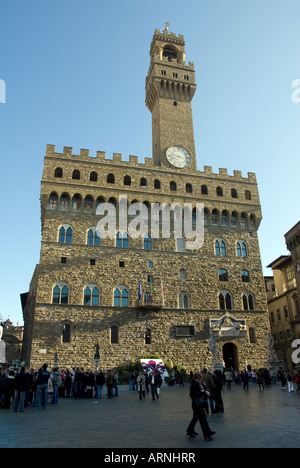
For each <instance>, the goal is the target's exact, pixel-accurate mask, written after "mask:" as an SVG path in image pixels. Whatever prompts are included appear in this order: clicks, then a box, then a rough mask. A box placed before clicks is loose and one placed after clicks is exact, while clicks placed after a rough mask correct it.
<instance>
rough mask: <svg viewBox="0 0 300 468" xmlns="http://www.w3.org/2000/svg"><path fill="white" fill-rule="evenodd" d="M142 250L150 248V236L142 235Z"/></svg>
mask: <svg viewBox="0 0 300 468" xmlns="http://www.w3.org/2000/svg"><path fill="white" fill-rule="evenodd" d="M144 250H152V239H151V237H150V236H147V237H144Z"/></svg>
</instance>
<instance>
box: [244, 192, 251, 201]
mask: <svg viewBox="0 0 300 468" xmlns="http://www.w3.org/2000/svg"><path fill="white" fill-rule="evenodd" d="M245 199H246V200H251V199H252V196H251V192H250V191H249V190H246V191H245Z"/></svg>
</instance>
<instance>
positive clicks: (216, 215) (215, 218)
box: [211, 209, 219, 226]
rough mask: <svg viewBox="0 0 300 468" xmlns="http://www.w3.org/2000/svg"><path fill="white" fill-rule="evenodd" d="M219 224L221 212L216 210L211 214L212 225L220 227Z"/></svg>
mask: <svg viewBox="0 0 300 468" xmlns="http://www.w3.org/2000/svg"><path fill="white" fill-rule="evenodd" d="M218 224H219V211H218V210H216V209H214V210H212V213H211V225H212V226H218Z"/></svg>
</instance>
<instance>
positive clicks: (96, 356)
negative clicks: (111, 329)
mask: <svg viewBox="0 0 300 468" xmlns="http://www.w3.org/2000/svg"><path fill="white" fill-rule="evenodd" d="M99 351H100V347H99V343H97V344H96V352H95V356H94V361H95V371H96V370H98V366H99V362H100V353H99Z"/></svg>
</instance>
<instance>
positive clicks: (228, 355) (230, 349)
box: [223, 343, 239, 370]
mask: <svg viewBox="0 0 300 468" xmlns="http://www.w3.org/2000/svg"><path fill="white" fill-rule="evenodd" d="M223 360H224V362H225V366H226V367H232V369H233V370H239V358H238V349H237V346H236V345H235V344H233V343H226V344H224V346H223Z"/></svg>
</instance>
